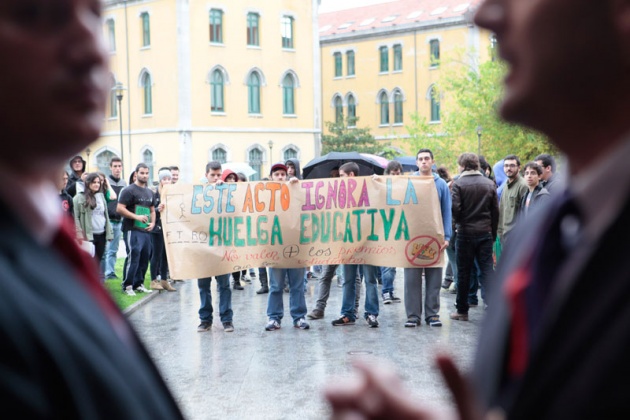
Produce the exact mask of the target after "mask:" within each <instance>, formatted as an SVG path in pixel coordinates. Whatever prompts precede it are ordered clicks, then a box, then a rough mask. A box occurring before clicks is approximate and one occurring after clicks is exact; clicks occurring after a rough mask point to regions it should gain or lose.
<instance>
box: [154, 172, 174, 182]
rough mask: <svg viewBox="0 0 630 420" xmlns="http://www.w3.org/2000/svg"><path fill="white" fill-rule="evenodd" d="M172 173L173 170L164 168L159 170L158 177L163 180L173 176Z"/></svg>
mask: <svg viewBox="0 0 630 420" xmlns="http://www.w3.org/2000/svg"><path fill="white" fill-rule="evenodd" d="M172 177H173V176H172V174H171V171H169V170H168V169H162V170H161V171H160V172H158V179H159V180H160V181H162V180H163V179H164V178H172Z"/></svg>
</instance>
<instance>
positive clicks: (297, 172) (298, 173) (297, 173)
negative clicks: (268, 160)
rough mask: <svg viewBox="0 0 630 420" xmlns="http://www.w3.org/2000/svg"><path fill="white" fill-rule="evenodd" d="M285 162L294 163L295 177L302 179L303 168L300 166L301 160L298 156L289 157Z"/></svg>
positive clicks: (286, 163) (287, 163)
mask: <svg viewBox="0 0 630 420" xmlns="http://www.w3.org/2000/svg"><path fill="white" fill-rule="evenodd" d="M284 164H285V165H287V166H288V165H289V164H292V165H293V166H294V167H295V177H296V178H297V179H302V169H301V168H300V161H299V160H297V159H296V158H291V159H287V161H286V162H285V163H284ZM287 175H288V174H287Z"/></svg>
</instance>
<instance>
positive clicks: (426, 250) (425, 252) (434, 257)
mask: <svg viewBox="0 0 630 420" xmlns="http://www.w3.org/2000/svg"><path fill="white" fill-rule="evenodd" d="M440 248H441V247H440V242H439V241H438V240H437V238H434V237H432V236H416V237H415V238H413V239H412V240H410V241H409V243H408V244H407V247H406V248H405V256H406V257H407V261H409V262H410V263H411V264H413V265H414V266H416V267H429V266H432V265H433V264H435V263H437V262H438V260H439V259H440Z"/></svg>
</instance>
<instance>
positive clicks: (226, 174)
mask: <svg viewBox="0 0 630 420" xmlns="http://www.w3.org/2000/svg"><path fill="white" fill-rule="evenodd" d="M231 174H234V175H236V180H237V181H238V175H237V174H236V172H234V171H233V170H231V169H226V170H225V171H223V172H222V173H221V180H222V181H223V182H225V180H226V179H227V177H228V176H230V175H231Z"/></svg>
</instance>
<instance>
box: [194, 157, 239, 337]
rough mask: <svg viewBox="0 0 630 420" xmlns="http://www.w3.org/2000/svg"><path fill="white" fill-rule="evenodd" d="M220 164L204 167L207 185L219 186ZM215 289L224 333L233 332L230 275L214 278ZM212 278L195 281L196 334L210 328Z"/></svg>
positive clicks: (213, 162) (211, 163)
mask: <svg viewBox="0 0 630 420" xmlns="http://www.w3.org/2000/svg"><path fill="white" fill-rule="evenodd" d="M221 172H222V170H221V163H219V162H217V161H215V160H213V161H212V162H208V164H207V165H206V179H207V180H208V183H209V184H221V183H223V181H221ZM215 279H216V281H217V289H218V291H219V316H220V317H221V323H222V324H223V330H224V331H225V332H232V331H234V324H233V323H232V314H233V312H232V290H230V273H227V274H221V275H219V276H216V277H215ZM211 281H212V277H204V278H200V279H198V280H197V287H199V298H200V299H201V306H200V307H199V319H200V320H201V323H200V324H199V326H198V327H197V331H198V332H205V331H209V330H210V328H212V312H213V308H212V293H211V292H210V282H211Z"/></svg>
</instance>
